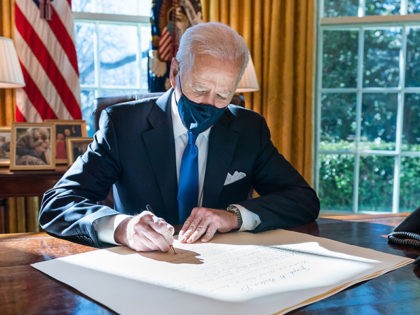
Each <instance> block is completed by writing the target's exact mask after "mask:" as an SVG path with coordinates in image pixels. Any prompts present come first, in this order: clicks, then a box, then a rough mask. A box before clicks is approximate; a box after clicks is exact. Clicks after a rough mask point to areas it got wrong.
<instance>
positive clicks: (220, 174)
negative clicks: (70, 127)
mask: <svg viewBox="0 0 420 315" xmlns="http://www.w3.org/2000/svg"><path fill="white" fill-rule="evenodd" d="M171 94H172V91H168V92H167V93H165V94H164V95H162V96H161V97H160V98H159V99H155V98H153V99H146V100H141V101H134V102H129V103H124V104H118V105H114V106H111V107H108V108H107V109H105V110H104V111H103V112H102V114H101V118H100V123H99V124H100V129H99V130H98V132H96V134H95V136H94V139H93V142H92V144H91V145H90V146H89V149H88V150H87V151H86V153H85V154H84V155H83V156H82V157H80V158H78V159H77V160H76V161H75V163H74V164H73V165H72V166H71V167H70V169H69V170H68V171H67V172H66V173H65V174H64V176H63V178H62V179H61V180H60V181H59V182H58V183H57V184H56V185H55V187H53V188H52V189H50V190H48V191H47V192H46V193H45V194H44V198H43V200H42V205H41V210H40V215H39V222H40V224H41V227H42V228H43V229H45V230H46V231H47V232H49V233H51V234H53V235H56V236H59V237H64V238H68V239H71V240H74V241H78V242H82V243H85V244H89V245H94V246H100V245H102V244H100V242H99V241H98V239H97V235H96V232H95V229H94V228H93V222H94V221H95V220H96V219H98V218H101V217H104V216H109V215H114V214H118V213H126V214H137V213H139V212H141V211H142V210H143V209H145V207H146V204H150V205H152V207H153V209H154V210H155V214H156V215H157V216H159V217H162V218H164V219H165V220H167V221H168V222H169V223H171V224H177V223H178V206H177V175H176V174H177V173H176V167H175V165H176V164H175V144H174V136H173V130H172V119H171V109H170V108H171V107H170V100H171ZM235 171H238V172H243V173H245V174H246V177H244V178H242V179H241V180H238V181H236V182H234V183H232V184H229V185H224V183H225V179H226V176H227V174H228V173H230V174H233V173H234V172H235ZM112 185H113V192H114V202H115V205H114V208H110V207H108V206H103V205H98V204H97V202H98V201H100V200H103V199H105V197H106V195H107V194H108V192H109V189H110V187H111V186H112ZM251 189H255V191H256V192H257V193H258V194H259V195H260V197H258V198H253V199H250V197H249V193H250V191H251ZM233 203H236V204H240V205H242V206H244V207H245V208H247V209H249V210H250V211H253V212H255V213H257V214H258V215H259V217H260V218H261V224H260V225H259V226H258V227H257V228H256V230H255V231H256V232H258V231H263V230H269V229H275V228H289V227H292V226H296V225H300V224H304V223H307V222H310V221H313V220H314V219H316V218H317V216H318V212H319V200H318V198H317V196H316V193H315V192H314V191H313V190H312V188H310V187H309V185H308V184H307V183H306V182H305V180H304V179H303V178H302V176H301V175H299V173H298V172H297V171H296V170H295V169H294V168H293V167H292V166H291V165H290V164H289V163H288V162H287V161H286V160H285V159H284V158H283V156H282V155H280V154H279V153H278V151H277V150H276V148H275V147H274V146H273V144H272V142H271V140H270V133H269V130H268V127H267V124H266V122H265V120H264V118H263V117H262V116H260V115H258V114H257V113H255V112H253V111H251V110H248V109H245V108H242V107H238V106H234V105H229V107H228V109H227V110H226V111H225V113H224V115H223V116H222V118H221V119H220V120H219V121H218V122H217V123H216V124H215V125H214V126H213V128H212V129H211V132H210V136H209V149H208V157H207V168H206V174H205V179H204V187H203V206H205V207H209V208H218V209H225V208H226V207H227V206H228V205H229V204H233Z"/></svg>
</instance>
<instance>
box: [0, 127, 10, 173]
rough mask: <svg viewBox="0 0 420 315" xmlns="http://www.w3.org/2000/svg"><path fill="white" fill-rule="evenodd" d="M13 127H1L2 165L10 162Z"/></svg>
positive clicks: (0, 157) (7, 164) (0, 152)
mask: <svg viewBox="0 0 420 315" xmlns="http://www.w3.org/2000/svg"><path fill="white" fill-rule="evenodd" d="M11 132H12V131H11V128H10V127H0V167H1V166H9V164H10V140H11Z"/></svg>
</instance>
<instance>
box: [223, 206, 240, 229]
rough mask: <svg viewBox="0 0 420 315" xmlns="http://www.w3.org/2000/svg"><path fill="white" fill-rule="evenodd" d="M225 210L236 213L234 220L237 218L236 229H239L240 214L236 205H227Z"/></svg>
mask: <svg viewBox="0 0 420 315" xmlns="http://www.w3.org/2000/svg"><path fill="white" fill-rule="evenodd" d="M226 211H228V212H232V213H234V214H235V215H236V220H237V223H238V229H240V228H241V226H242V215H241V211H240V210H239V209H238V207H236V206H234V205H229V206H228V207H227V208H226Z"/></svg>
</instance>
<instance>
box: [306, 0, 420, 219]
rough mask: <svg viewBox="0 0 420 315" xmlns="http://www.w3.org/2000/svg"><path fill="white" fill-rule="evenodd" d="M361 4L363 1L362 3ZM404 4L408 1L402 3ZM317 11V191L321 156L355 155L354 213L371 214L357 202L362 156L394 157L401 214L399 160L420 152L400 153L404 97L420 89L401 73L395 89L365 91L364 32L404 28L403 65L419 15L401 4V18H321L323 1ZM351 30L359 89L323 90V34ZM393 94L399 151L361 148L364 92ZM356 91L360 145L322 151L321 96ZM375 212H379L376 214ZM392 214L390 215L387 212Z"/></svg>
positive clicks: (396, 208) (396, 196)
mask: <svg viewBox="0 0 420 315" xmlns="http://www.w3.org/2000/svg"><path fill="white" fill-rule="evenodd" d="M361 2H364V1H363V0H361ZM403 2H405V1H404V0H403ZM317 3H318V7H317V8H318V11H317V57H316V62H317V67H316V84H315V86H316V91H315V102H316V106H315V108H316V111H315V126H316V128H315V130H316V134H315V150H314V152H315V153H314V154H315V159H314V160H315V168H314V170H315V174H314V178H315V188H316V190H318V188H319V182H320V180H319V174H320V158H319V156H320V154H349V155H354V157H355V166H354V182H353V207H352V210H353V213H359V212H360V213H361V212H363V213H369V212H368V211H360V210H359V200H358V188H359V161H360V157H362V156H373V155H377V156H393V157H395V165H394V166H395V167H394V180H393V185H394V187H393V199H392V200H393V204H392V213H398V212H399V199H400V192H399V187H400V181H399V178H400V176H399V175H400V161H401V157H403V156H409V157H420V152H416V151H414V152H413V151H410V152H407V151H405V152H401V138H402V137H401V135H402V119H403V106H404V95H405V93H420V87H415V88H413V87H410V88H408V87H404V85H405V72H404V70H400V85H399V86H398V87H395V88H366V87H363V82H362V73H363V71H362V68H363V45H364V42H363V39H364V37H363V32H364V30H365V29H371V28H381V27H401V28H402V34H403V36H402V40H403V42H402V47H403V48H402V50H403V51H402V57H401V58H402V59H400V62H404V63H405V57H406V28H407V27H413V26H414V27H418V26H420V14H410V15H407V14H406V13H407V12H406V10H405V8H406V5H405V3H402V12H401V14H400V15H389V16H363V15H364V12H360V11H359V15H361V16H360V17H356V16H346V17H322V13H323V12H324V10H323V5H324V1H323V0H319V1H318V2H317ZM348 29H352V30H354V29H358V31H359V45H358V46H359V47H358V80H357V88H353V89H351V88H343V89H340V88H323V87H322V55H323V52H322V47H323V46H322V40H323V36H322V33H323V31H324V30H348ZM400 69H405V67H404V66H400ZM385 90H386V92H388V93H389V92H391V93H392V92H394V93H397V94H398V112H397V126H396V148H395V150H394V151H379V150H364V149H360V147H359V146H358V142H359V141H360V119H361V106H362V104H361V99H362V94H363V93H365V92H379V93H382V92H384V91H385ZM343 91H346V92H350V91H351V92H353V93H354V92H355V93H357V104H356V122H357V126H358V128H357V130H356V139H355V141H356V142H357V143H356V145H355V149H354V150H348V151H345V152H343V151H334V150H321V149H320V148H319V144H320V135H321V96H322V94H324V93H333V92H343ZM321 211H322V212H324V213H331V212H336V213H339V212H345V213H348V211H336V210H323V209H321ZM374 213H380V212H378V211H375V212H374ZM387 213H389V212H387Z"/></svg>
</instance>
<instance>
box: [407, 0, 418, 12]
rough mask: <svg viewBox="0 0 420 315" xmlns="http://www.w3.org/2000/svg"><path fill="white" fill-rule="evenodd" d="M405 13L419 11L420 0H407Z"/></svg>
mask: <svg viewBox="0 0 420 315" xmlns="http://www.w3.org/2000/svg"><path fill="white" fill-rule="evenodd" d="M407 13H408V14H412V13H420V1H419V0H408V1H407Z"/></svg>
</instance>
